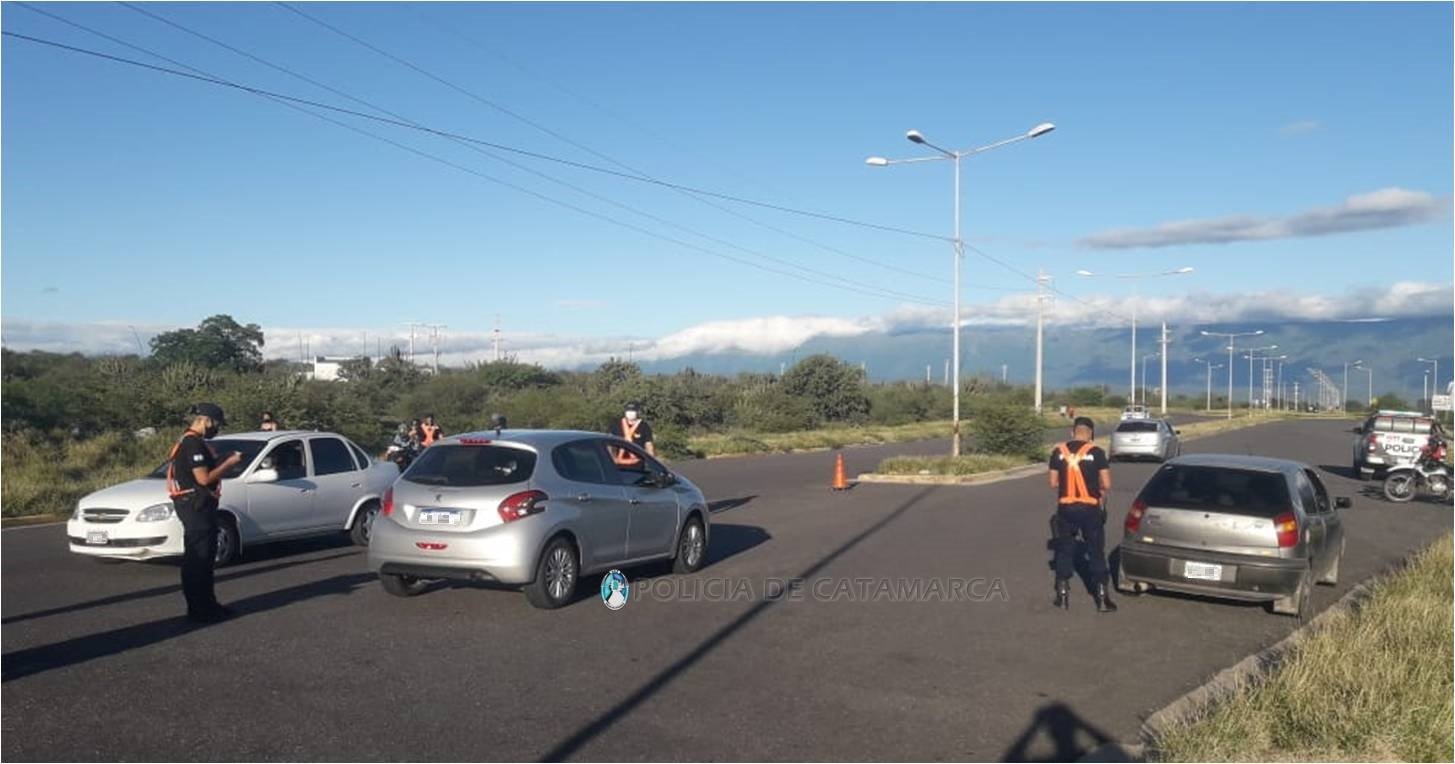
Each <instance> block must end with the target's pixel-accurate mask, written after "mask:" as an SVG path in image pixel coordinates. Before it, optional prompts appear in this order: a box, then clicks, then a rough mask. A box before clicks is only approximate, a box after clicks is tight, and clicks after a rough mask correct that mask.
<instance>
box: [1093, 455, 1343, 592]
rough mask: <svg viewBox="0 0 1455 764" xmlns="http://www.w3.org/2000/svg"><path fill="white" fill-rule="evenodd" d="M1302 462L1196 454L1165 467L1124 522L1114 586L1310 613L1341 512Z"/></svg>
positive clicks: (1338, 540)
mask: <svg viewBox="0 0 1455 764" xmlns="http://www.w3.org/2000/svg"><path fill="white" fill-rule="evenodd" d="M1350 506H1351V504H1350V501H1349V499H1348V498H1345V497H1338V498H1333V499H1331V498H1330V496H1329V494H1328V491H1327V490H1326V489H1325V488H1324V484H1323V481H1322V480H1320V479H1319V476H1318V473H1317V472H1315V471H1314V470H1313V469H1311V468H1310V467H1308V466H1307V465H1305V464H1300V463H1298V462H1293V461H1287V460H1284V459H1271V458H1267V457H1258V456H1235V455H1223V454H1196V455H1191V456H1183V457H1178V458H1176V459H1173V460H1171V461H1169V462H1167V463H1166V464H1164V465H1162V467H1161V468H1160V469H1158V470H1157V472H1156V473H1155V474H1154V475H1153V476H1152V478H1151V479H1150V480H1148V481H1147V484H1146V485H1144V486H1143V487H1142V490H1141V491H1140V492H1139V493H1138V495H1137V499H1136V501H1135V502H1133V504H1132V507H1131V510H1130V511H1128V512H1127V516H1126V520H1125V522H1124V523H1123V529H1124V536H1123V539H1122V544H1121V561H1120V563H1119V564H1118V566H1117V588H1118V589H1120V590H1121V591H1123V592H1128V593H1132V592H1142V591H1146V590H1148V589H1165V590H1168V591H1177V592H1187V593H1192V594H1202V595H1210V596H1214V597H1222V598H1227V599H1235V600H1246V601H1261V602H1266V603H1268V605H1269V607H1270V608H1271V609H1272V610H1273V611H1274V612H1276V613H1284V614H1288V615H1296V616H1298V617H1299V618H1301V619H1302V618H1307V617H1308V615H1309V614H1310V608H1311V604H1310V597H1311V592H1312V589H1313V585H1314V584H1315V583H1321V584H1334V583H1337V582H1338V580H1339V565H1340V563H1341V561H1342V560H1343V558H1344V523H1343V519H1342V518H1341V517H1340V515H1339V510H1341V509H1347V508H1349V507H1350Z"/></svg>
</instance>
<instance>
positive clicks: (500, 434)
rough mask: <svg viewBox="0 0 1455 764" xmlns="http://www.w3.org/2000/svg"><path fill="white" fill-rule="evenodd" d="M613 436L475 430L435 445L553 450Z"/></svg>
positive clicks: (535, 431) (576, 431) (450, 437)
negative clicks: (486, 443) (482, 444)
mask: <svg viewBox="0 0 1455 764" xmlns="http://www.w3.org/2000/svg"><path fill="white" fill-rule="evenodd" d="M611 437H614V436H611V435H607V434H606V433H602V432H588V431H586V430H512V429H507V430H499V431H496V430H475V431H472V432H462V433H459V434H458V435H451V436H449V437H447V438H445V439H443V440H441V441H440V442H439V443H436V444H435V445H451V444H459V443H460V441H463V440H477V441H479V440H488V441H496V442H500V443H502V444H516V445H525V446H531V447H533V448H538V449H539V448H554V447H556V446H559V445H561V444H562V443H569V442H571V441H573V440H581V439H582V438H611Z"/></svg>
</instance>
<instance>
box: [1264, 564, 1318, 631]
mask: <svg viewBox="0 0 1455 764" xmlns="http://www.w3.org/2000/svg"><path fill="white" fill-rule="evenodd" d="M1313 580H1314V571H1313V565H1312V564H1310V565H1308V566H1307V567H1305V568H1304V570H1303V574H1302V575H1300V576H1299V577H1298V588H1297V589H1295V590H1294V592H1293V594H1291V595H1289V596H1287V597H1283V598H1281V599H1277V600H1274V601H1273V602H1271V603H1269V605H1270V609H1271V610H1272V611H1273V612H1275V613H1277V614H1279V615H1291V616H1293V617H1295V618H1297V619H1298V622H1299V623H1307V622H1308V620H1309V617H1310V616H1311V615H1312V614H1313V588H1314V587H1313Z"/></svg>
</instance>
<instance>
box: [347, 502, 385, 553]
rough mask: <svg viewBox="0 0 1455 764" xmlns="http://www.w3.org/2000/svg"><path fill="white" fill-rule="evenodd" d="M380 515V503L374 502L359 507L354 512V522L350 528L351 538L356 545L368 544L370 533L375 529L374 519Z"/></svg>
mask: <svg viewBox="0 0 1455 764" xmlns="http://www.w3.org/2000/svg"><path fill="white" fill-rule="evenodd" d="M378 517H379V505H378V504H375V503H373V502H370V503H368V504H365V505H364V506H362V507H359V511H358V512H356V513H355V514H354V524H353V526H351V527H350V528H349V540H350V541H352V542H354V546H368V545H369V533H370V532H371V531H372V530H373V529H374V521H375V520H376V519H378Z"/></svg>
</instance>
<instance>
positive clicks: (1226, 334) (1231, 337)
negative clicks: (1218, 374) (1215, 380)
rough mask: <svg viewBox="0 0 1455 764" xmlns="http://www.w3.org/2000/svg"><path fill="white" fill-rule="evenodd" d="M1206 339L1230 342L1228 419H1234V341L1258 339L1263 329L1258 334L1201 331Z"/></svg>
mask: <svg viewBox="0 0 1455 764" xmlns="http://www.w3.org/2000/svg"><path fill="white" fill-rule="evenodd" d="M1200 333H1201V334H1202V336H1204V337H1226V338H1227V340H1228V418H1229V419H1232V418H1233V341H1234V340H1236V339H1237V338H1239V337H1257V336H1258V335H1260V334H1262V333H1263V330H1262V329H1259V330H1258V331H1256V332H1210V331H1207V330H1206V329H1203V330H1200Z"/></svg>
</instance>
